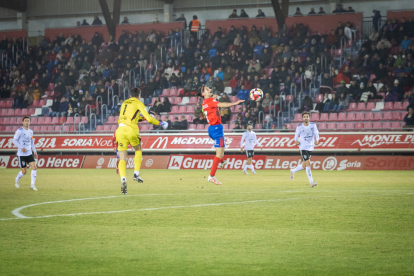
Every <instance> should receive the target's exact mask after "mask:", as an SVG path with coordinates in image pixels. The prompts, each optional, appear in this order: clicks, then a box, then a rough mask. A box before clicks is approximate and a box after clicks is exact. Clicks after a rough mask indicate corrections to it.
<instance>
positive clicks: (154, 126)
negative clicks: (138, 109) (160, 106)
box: [152, 114, 164, 133]
mask: <svg viewBox="0 0 414 276" xmlns="http://www.w3.org/2000/svg"><path fill="white" fill-rule="evenodd" d="M155 119H157V120H158V121H161V116H160V115H158V114H156V115H155ZM152 130H164V128H163V127H162V126H161V125H157V126H156V125H152ZM157 133H158V132H157Z"/></svg>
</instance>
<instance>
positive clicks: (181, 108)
mask: <svg viewBox="0 0 414 276" xmlns="http://www.w3.org/2000/svg"><path fill="white" fill-rule="evenodd" d="M177 113H187V106H185V105H183V106H180V107H179V109H178V112H177Z"/></svg>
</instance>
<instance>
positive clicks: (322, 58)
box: [321, 54, 328, 72]
mask: <svg viewBox="0 0 414 276" xmlns="http://www.w3.org/2000/svg"><path fill="white" fill-rule="evenodd" d="M324 65H325V67H324ZM326 66H328V58H327V57H326V56H325V55H324V54H322V55H321V72H325V71H326V69H327V68H326Z"/></svg>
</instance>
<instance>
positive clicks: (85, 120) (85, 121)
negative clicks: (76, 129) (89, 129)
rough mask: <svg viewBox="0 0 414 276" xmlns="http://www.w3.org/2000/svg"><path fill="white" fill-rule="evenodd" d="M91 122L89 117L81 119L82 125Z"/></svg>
mask: <svg viewBox="0 0 414 276" xmlns="http://www.w3.org/2000/svg"><path fill="white" fill-rule="evenodd" d="M88 122H89V120H88V117H87V116H82V117H81V123H84V124H87V123H88Z"/></svg>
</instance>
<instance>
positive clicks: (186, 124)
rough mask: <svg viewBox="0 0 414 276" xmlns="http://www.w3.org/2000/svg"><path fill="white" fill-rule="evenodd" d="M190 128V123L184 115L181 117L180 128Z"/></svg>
mask: <svg viewBox="0 0 414 276" xmlns="http://www.w3.org/2000/svg"><path fill="white" fill-rule="evenodd" d="M187 128H188V122H187V119H186V118H185V116H184V115H181V121H180V128H179V129H181V130H186V129H187Z"/></svg>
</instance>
